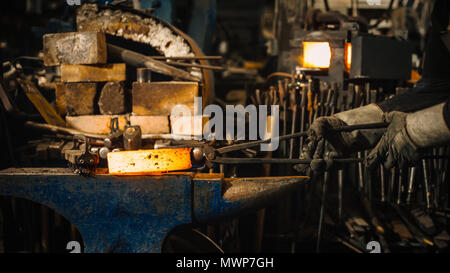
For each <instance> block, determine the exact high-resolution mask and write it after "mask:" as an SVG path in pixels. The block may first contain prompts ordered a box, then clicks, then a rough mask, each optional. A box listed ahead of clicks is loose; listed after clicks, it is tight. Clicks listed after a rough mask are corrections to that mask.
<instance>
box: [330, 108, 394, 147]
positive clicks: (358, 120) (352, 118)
mask: <svg viewBox="0 0 450 273" xmlns="http://www.w3.org/2000/svg"><path fill="white" fill-rule="evenodd" d="M334 116H335V117H337V118H339V119H340V120H342V121H344V122H345V123H346V124H347V125H355V124H369V123H377V122H383V121H384V113H383V111H382V110H381V109H380V107H378V105H376V104H375V103H372V104H369V105H366V106H363V107H359V108H355V109H352V110H349V111H345V112H341V113H338V114H336V115H334ZM384 132H385V129H366V130H355V131H352V132H350V133H342V134H349V135H350V137H348V138H344V139H349V140H352V143H346V144H347V147H349V148H350V150H361V149H367V148H370V147H373V146H374V145H375V144H376V143H377V142H378V140H379V139H380V138H381V136H382V135H383V133H384Z"/></svg>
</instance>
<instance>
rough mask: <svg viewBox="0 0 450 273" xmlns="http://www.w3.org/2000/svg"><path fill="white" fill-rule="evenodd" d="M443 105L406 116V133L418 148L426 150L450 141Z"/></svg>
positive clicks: (449, 131)
mask: <svg viewBox="0 0 450 273" xmlns="http://www.w3.org/2000/svg"><path fill="white" fill-rule="evenodd" d="M444 105H445V103H441V104H438V105H435V106H433V107H430V108H426V109H424V110H421V111H417V112H414V113H411V114H408V115H407V116H406V132H407V133H408V135H409V136H410V138H411V141H412V142H414V144H415V145H416V146H417V147H420V148H426V147H430V146H436V145H440V144H444V143H446V142H448V141H450V130H449V128H448V126H447V123H446V122H445V119H444V111H443V110H444Z"/></svg>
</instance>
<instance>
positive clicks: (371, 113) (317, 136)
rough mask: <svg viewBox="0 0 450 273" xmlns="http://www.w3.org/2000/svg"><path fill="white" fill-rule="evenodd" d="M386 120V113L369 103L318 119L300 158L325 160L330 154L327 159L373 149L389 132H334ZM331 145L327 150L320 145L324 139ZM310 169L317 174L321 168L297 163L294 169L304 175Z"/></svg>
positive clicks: (309, 131) (309, 132)
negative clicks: (338, 129)
mask: <svg viewBox="0 0 450 273" xmlns="http://www.w3.org/2000/svg"><path fill="white" fill-rule="evenodd" d="M382 121H383V111H382V110H381V109H380V108H379V107H378V106H377V105H376V104H369V105H366V106H363V107H359V108H355V109H352V110H348V111H345V112H341V113H338V114H335V115H333V116H330V117H320V118H318V119H316V120H315V121H314V122H313V123H312V124H311V127H310V128H309V130H308V138H307V139H306V142H305V145H304V146H303V149H302V152H301V154H300V159H308V160H312V159H318V158H324V157H323V156H324V152H326V151H328V153H327V158H328V159H331V158H333V157H337V156H342V155H344V154H348V153H351V152H354V151H357V150H362V149H367V148H370V147H373V146H374V145H375V144H376V143H377V141H378V140H379V139H380V138H381V136H382V135H383V133H384V130H385V129H367V130H354V131H352V132H335V131H333V129H335V128H340V127H342V126H347V125H356V124H368V123H377V122H382ZM322 139H324V140H326V141H327V142H328V143H329V144H330V145H328V146H327V149H323V148H322V147H321V146H318V143H319V142H320V141H321V140H322ZM308 167H311V169H312V170H313V171H317V170H318V168H317V167H316V166H315V164H311V165H309V164H297V165H295V166H294V169H295V170H297V171H298V172H304V171H305V170H306V169H307V168H308Z"/></svg>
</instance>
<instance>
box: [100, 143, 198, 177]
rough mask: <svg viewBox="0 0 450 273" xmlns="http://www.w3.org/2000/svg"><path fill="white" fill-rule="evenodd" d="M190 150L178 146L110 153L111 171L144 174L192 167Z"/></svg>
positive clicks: (109, 166)
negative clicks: (175, 147)
mask: <svg viewBox="0 0 450 273" xmlns="http://www.w3.org/2000/svg"><path fill="white" fill-rule="evenodd" d="M190 152H191V149H190V148H177V149H156V150H137V151H123V152H112V153H108V168H109V173H110V174H114V175H143V174H160V173H162V172H167V171H178V170H186V169H190V168H191V156H190Z"/></svg>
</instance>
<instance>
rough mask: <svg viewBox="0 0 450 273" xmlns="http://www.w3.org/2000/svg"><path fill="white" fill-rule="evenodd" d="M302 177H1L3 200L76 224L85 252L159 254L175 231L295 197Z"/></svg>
mask: <svg viewBox="0 0 450 273" xmlns="http://www.w3.org/2000/svg"><path fill="white" fill-rule="evenodd" d="M307 180H308V178H307V177H304V176H284V177H255V178H224V177H223V175H221V174H204V173H191V172H183V173H166V174H164V175H153V176H142V175H141V176H113V175H109V174H99V175H94V176H89V177H84V176H80V175H76V174H73V173H71V172H70V170H68V169H64V168H10V169H5V170H2V171H0V195H7V196H14V197H20V198H24V199H28V200H31V201H34V202H37V203H39V204H42V205H45V206H47V207H49V208H51V209H53V210H55V211H56V212H57V213H59V214H61V215H62V216H64V217H65V218H66V219H67V220H68V221H70V222H71V223H72V224H74V225H75V226H76V227H77V228H78V230H79V232H80V234H81V237H82V239H83V242H84V246H85V249H84V252H96V253H98V252H147V253H148V252H160V251H161V247H162V244H163V241H164V238H165V237H166V235H167V234H168V233H169V232H170V231H171V230H172V229H173V228H175V227H177V226H179V225H183V224H190V223H192V222H208V221H213V220H217V219H221V218H223V217H234V216H235V215H237V214H242V213H245V212H248V211H252V210H256V209H258V208H261V207H265V206H267V205H268V204H269V202H270V201H274V200H277V199H279V198H280V197H281V196H282V195H283V194H286V193H288V192H291V191H292V190H295V189H296V188H298V187H299V186H301V185H302V184H303V183H304V182H306V181H307Z"/></svg>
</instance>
